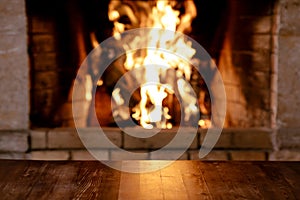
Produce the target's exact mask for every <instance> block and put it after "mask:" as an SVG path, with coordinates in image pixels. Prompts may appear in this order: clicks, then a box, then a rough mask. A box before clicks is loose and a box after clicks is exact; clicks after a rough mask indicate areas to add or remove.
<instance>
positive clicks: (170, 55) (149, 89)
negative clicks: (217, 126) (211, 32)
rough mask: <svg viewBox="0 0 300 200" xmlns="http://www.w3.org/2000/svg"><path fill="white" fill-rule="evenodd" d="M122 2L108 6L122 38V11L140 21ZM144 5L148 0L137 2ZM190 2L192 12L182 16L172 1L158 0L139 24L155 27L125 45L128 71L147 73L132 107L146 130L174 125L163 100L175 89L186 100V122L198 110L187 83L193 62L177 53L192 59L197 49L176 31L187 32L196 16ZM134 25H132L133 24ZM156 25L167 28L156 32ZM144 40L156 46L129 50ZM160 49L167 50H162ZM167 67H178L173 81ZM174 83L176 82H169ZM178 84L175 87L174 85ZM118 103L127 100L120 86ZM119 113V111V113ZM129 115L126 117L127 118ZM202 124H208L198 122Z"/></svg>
mask: <svg viewBox="0 0 300 200" xmlns="http://www.w3.org/2000/svg"><path fill="white" fill-rule="evenodd" d="M118 3H120V2H119V1H111V3H110V7H109V19H110V20H111V21H113V22H114V30H113V34H114V37H115V38H116V39H117V40H119V39H120V37H121V35H120V34H121V33H122V32H124V31H125V30H126V29H127V27H128V26H129V25H125V24H122V23H120V22H119V19H120V17H121V15H122V13H121V12H127V16H128V18H129V19H130V21H131V23H132V24H133V26H137V25H136V24H137V23H138V22H137V21H136V19H135V17H134V15H133V13H132V10H129V9H128V8H127V7H126V6H124V7H123V8H122V9H115V8H116V7H118V5H117V4H118ZM138 3H140V5H144V3H145V2H138ZM185 4H189V9H186V10H190V13H186V14H184V15H183V16H181V17H179V15H180V12H179V11H177V10H174V9H173V8H172V2H171V1H167V0H158V1H157V2H156V5H155V6H153V7H152V10H151V11H150V13H149V16H148V18H147V19H146V20H141V21H140V24H138V26H139V27H143V26H149V25H151V27H153V31H150V32H149V33H147V35H144V36H143V37H140V36H136V37H134V39H132V40H131V41H130V42H128V43H126V45H123V48H124V49H125V50H126V60H125V63H124V67H125V69H126V70H132V69H141V70H142V71H143V72H144V73H143V74H142V76H139V78H140V82H141V83H143V84H142V85H141V86H140V97H141V100H140V102H139V103H138V104H137V105H136V106H135V107H134V108H133V109H132V111H133V114H132V118H134V119H135V120H137V121H139V123H140V124H141V125H142V126H143V127H144V128H147V129H151V128H153V127H154V126H155V127H158V128H172V124H171V123H170V122H169V120H170V119H171V116H170V114H169V110H170V109H169V108H168V107H167V106H165V105H163V101H164V100H165V99H166V98H167V96H168V95H173V94H174V91H175V89H176V90H177V91H179V94H180V96H181V98H182V100H183V104H184V105H181V106H182V107H183V108H184V109H183V111H184V113H183V114H184V121H189V120H190V118H191V116H193V115H195V114H196V112H199V111H198V109H197V99H196V98H195V97H194V96H193V95H192V92H193V91H191V90H192V88H191V87H189V86H187V82H186V81H189V80H190V78H191V74H192V68H191V65H190V64H189V63H188V62H187V61H186V60H184V59H182V58H180V57H178V56H176V54H177V55H182V57H184V58H188V59H189V60H191V59H192V57H193V56H194V54H195V53H196V52H195V50H194V49H193V48H192V44H191V42H186V40H185V38H184V37H183V35H181V34H180V35H179V34H176V31H178V29H179V31H181V32H183V31H185V30H186V29H188V28H190V26H186V24H189V25H190V24H191V21H192V19H193V18H194V17H195V15H196V8H195V6H194V3H193V1H186V2H185ZM131 28H132V27H131ZM157 28H159V29H162V30H170V31H168V32H166V31H161V32H159V31H157ZM141 43H147V44H148V45H149V46H156V48H157V49H144V50H137V51H127V50H129V49H139V46H140V44H141ZM158 48H161V49H165V50H166V51H161V50H159V49H158ZM168 70H174V71H175V70H176V72H175V78H173V79H174V80H170V77H168V76H167V74H168ZM170 82H174V83H175V84H169V83H170ZM175 87H176V88H175ZM112 96H113V99H114V101H115V103H116V104H117V105H118V106H122V105H123V104H124V100H123V99H122V97H121V95H120V89H119V88H117V89H115V91H114V92H113V94H112ZM118 112H119V113H118ZM120 112H121V111H118V110H116V111H114V115H119V116H120V115H121V113H120ZM124 118H127V117H124ZM199 125H200V126H202V125H203V126H205V125H206V123H204V122H202V121H199Z"/></svg>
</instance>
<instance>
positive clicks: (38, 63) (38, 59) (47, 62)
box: [32, 53, 58, 72]
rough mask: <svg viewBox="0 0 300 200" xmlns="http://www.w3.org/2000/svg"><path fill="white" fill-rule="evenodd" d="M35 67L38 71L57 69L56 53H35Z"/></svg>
mask: <svg viewBox="0 0 300 200" xmlns="http://www.w3.org/2000/svg"><path fill="white" fill-rule="evenodd" d="M32 56H33V67H34V70H35V71H36V72H40V71H54V70H57V68H58V66H57V54H56V53H37V54H33V55H32Z"/></svg>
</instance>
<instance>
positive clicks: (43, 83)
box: [34, 71, 59, 90]
mask: <svg viewBox="0 0 300 200" xmlns="http://www.w3.org/2000/svg"><path fill="white" fill-rule="evenodd" d="M58 78H59V75H58V72H56V71H47V72H36V73H35V75H34V89H36V90H43V89H49V88H57V87H59V80H58Z"/></svg>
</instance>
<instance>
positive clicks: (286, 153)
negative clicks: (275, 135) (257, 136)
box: [269, 149, 300, 161]
mask: <svg viewBox="0 0 300 200" xmlns="http://www.w3.org/2000/svg"><path fill="white" fill-rule="evenodd" d="M269 160H271V161H274V160H277V161H300V150H293V149H291V150H288V149H286V150H281V151H275V152H272V153H271V154H270V157H269Z"/></svg>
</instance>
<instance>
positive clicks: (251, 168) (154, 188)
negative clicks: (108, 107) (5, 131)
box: [0, 160, 300, 199]
mask: <svg viewBox="0 0 300 200" xmlns="http://www.w3.org/2000/svg"><path fill="white" fill-rule="evenodd" d="M122 163H126V167H129V168H130V167H131V168H132V169H137V166H139V165H140V166H145V167H153V166H158V165H159V162H158V161H133V162H131V161H126V162H125V161H123V162H112V164H114V165H116V166H121V165H122ZM129 168H128V169H129ZM299 196H300V162H238V161H234V162H226V161H224V162H217V161H215V162H211V161H210V162H207V161H206V162H202V161H176V162H174V163H173V164H172V165H170V166H168V167H166V168H163V169H160V170H158V171H155V172H149V173H141V174H132V173H126V172H120V171H117V170H114V169H111V168H109V167H107V166H106V165H104V164H102V163H100V162H98V161H84V162H82V161H55V162H54V161H7V160H0V197H1V198H0V199H297V198H299Z"/></svg>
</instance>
